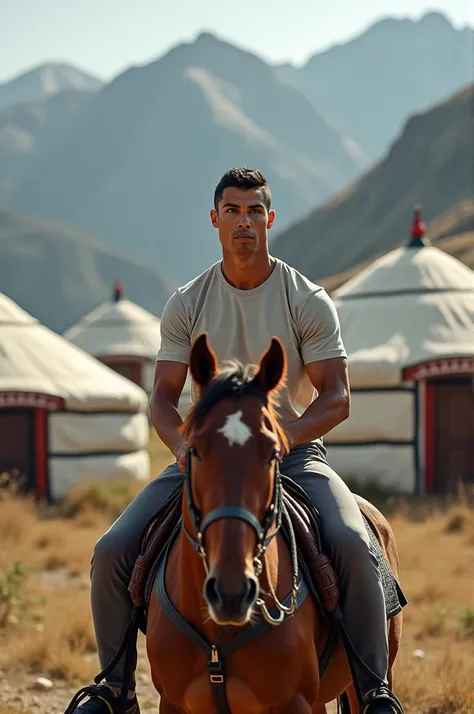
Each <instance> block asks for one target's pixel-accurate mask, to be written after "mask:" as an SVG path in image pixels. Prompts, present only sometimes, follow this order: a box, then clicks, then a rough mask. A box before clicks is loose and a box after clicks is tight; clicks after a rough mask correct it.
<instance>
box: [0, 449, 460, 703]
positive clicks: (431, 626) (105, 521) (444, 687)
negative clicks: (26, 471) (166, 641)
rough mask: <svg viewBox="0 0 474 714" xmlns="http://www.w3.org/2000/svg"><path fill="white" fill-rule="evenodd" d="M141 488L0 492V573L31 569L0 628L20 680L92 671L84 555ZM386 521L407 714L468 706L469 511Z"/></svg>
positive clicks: (9, 671)
mask: <svg viewBox="0 0 474 714" xmlns="http://www.w3.org/2000/svg"><path fill="white" fill-rule="evenodd" d="M150 449H151V453H152V458H153V473H158V472H159V471H160V470H161V469H162V468H163V467H164V466H165V465H166V464H167V463H169V462H170V460H171V459H170V456H169V453H168V452H167V450H166V449H164V447H163V446H162V445H160V444H159V442H158V441H157V440H156V439H152V441H151V446H150ZM138 488H139V485H137V484H134V485H133V484H132V485H130V484H128V485H124V484H117V485H114V486H113V487H111V488H108V489H105V488H102V487H97V486H85V487H83V488H82V489H80V490H79V491H77V492H76V493H75V494H73V495H72V496H71V497H70V498H69V499H68V500H67V502H66V503H65V504H64V505H63V506H61V508H60V509H56V510H55V511H54V512H51V511H49V512H48V511H44V512H43V513H41V514H40V517H38V514H37V512H36V509H35V507H34V504H33V503H32V502H30V501H28V500H25V499H17V498H5V499H3V500H0V542H1V543H2V548H1V549H0V574H1V573H5V572H6V571H7V570H8V569H9V568H10V567H11V566H12V565H13V563H14V562H15V561H21V562H22V563H24V564H26V565H27V566H28V567H29V568H30V573H29V575H28V576H27V578H26V585H25V590H24V591H23V592H22V593H21V597H20V598H19V602H18V603H17V604H13V607H12V609H11V613H10V615H9V618H10V622H9V624H7V626H6V628H4V629H3V630H0V670H3V672H4V674H5V675H6V677H7V678H8V681H9V682H14V683H17V684H18V687H20V686H21V681H22V679H23V680H24V679H25V677H26V678H28V677H29V678H30V681H31V677H34V676H39V675H42V676H50V677H51V678H53V679H54V681H55V682H56V683H59V685H60V686H61V683H63V685H64V686H66V685H67V686H72V687H79V686H83V685H84V684H87V683H89V682H90V681H91V678H92V677H93V676H94V675H95V674H97V672H98V663H97V659H96V654H95V642H94V633H93V628H92V621H91V617H90V609H89V590H88V587H89V581H88V572H89V563H90V555H91V551H92V548H93V545H94V543H95V541H96V540H97V538H98V537H99V536H100V535H101V534H102V533H103V532H104V530H105V529H106V528H107V527H108V526H109V525H110V523H111V522H112V520H113V519H114V518H115V517H116V515H117V513H118V512H120V510H121V509H122V508H123V507H124V506H125V505H126V503H127V502H128V501H129V500H130V498H132V497H133V495H134V493H136V491H137V490H138ZM390 522H391V525H392V527H393V529H394V531H395V535H396V538H397V543H398V547H399V552H400V561H401V568H402V585H403V587H404V589H405V592H406V594H407V596H408V599H409V601H410V604H409V606H408V607H407V608H406V609H405V619H404V623H405V624H404V633H403V640H402V651H401V653H400V656H399V660H398V662H397V665H396V669H395V689H396V691H397V693H398V695H399V696H400V697H401V699H402V701H403V702H404V704H405V706H406V711H407V714H468V713H469V714H472V712H473V710H474V587H473V572H474V568H473V566H474V510H473V508H472V506H469V504H468V503H460V504H456V505H452V506H450V507H449V508H447V509H446V508H444V509H442V508H441V507H433V506H432V507H430V508H428V507H427V506H426V504H425V505H420V506H419V507H418V511H417V509H416V506H414V505H413V504H410V505H409V506H405V507H404V506H403V504H401V505H399V506H397V507H396V508H393V506H392V507H391V515H390ZM22 601H23V602H26V607H25V608H24V610H22V609H21V608H20V607H19V605H20V604H21V602H22ZM0 606H1V599H0ZM0 679H1V675H0ZM1 686H2V685H1V681H0V714H18V712H19V711H20V712H21V711H22V708H21V707H22V703H21V702H19V703H18V706H17V704H16V703H14V704H11V703H10V701H9V700H8V703H7V701H4V702H2V694H1ZM42 696H44V697H45V696H46V695H42ZM67 699H68V697H66V698H65V701H64V703H63V705H64V706H66V704H67ZM13 706H14V707H15V708H12V707H13Z"/></svg>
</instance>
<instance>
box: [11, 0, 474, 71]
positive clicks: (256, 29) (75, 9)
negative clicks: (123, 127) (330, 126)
mask: <svg viewBox="0 0 474 714" xmlns="http://www.w3.org/2000/svg"><path fill="white" fill-rule="evenodd" d="M432 10H438V11H441V12H443V13H444V14H445V15H446V16H447V17H448V18H449V20H450V21H451V22H452V23H453V24H454V25H455V26H456V27H463V26H465V25H466V24H469V25H471V26H472V25H474V0H441V1H440V2H438V3H436V4H430V3H427V2H425V1H424V0H288V1H287V2H284V1H283V0H0V18H1V19H0V82H3V81H5V80H8V79H11V78H13V76H15V75H17V74H20V73H21V72H23V71H25V70H27V69H29V68H31V67H32V66H36V65H39V64H43V63H45V62H47V61H59V62H64V63H68V64H73V65H75V66H77V67H79V68H81V69H83V70H86V71H89V72H91V73H92V74H94V75H96V76H99V77H101V78H102V79H111V78H112V77H114V76H116V75H117V74H119V73H120V72H121V71H123V70H124V69H125V68H127V67H129V66H130V65H134V64H137V65H141V64H145V63H147V62H150V61H152V60H153V59H156V58H157V57H159V56H161V55H162V54H163V53H164V52H166V51H167V50H168V49H170V48H171V47H172V46H174V45H176V44H178V43H179V42H183V41H185V42H186V41H190V40H192V39H193V38H194V37H195V36H196V35H197V34H199V32H202V31H209V32H212V33H214V34H216V35H217V36H218V37H220V38H221V39H223V40H228V41H230V42H232V43H234V44H236V45H238V46H239V47H241V48H243V49H248V50H250V51H253V52H254V53H255V54H258V55H259V56H261V57H263V59H266V60H267V61H270V62H286V61H291V62H293V63H294V64H301V63H302V62H304V61H305V60H306V59H307V58H308V57H310V56H311V55H312V54H313V53H314V52H316V51H321V50H323V49H326V48H327V47H329V46H331V45H333V44H335V43H337V42H341V41H345V40H348V39H350V38H351V37H353V36H355V35H357V34H359V33H360V32H361V31H363V30H364V29H365V28H366V27H368V26H369V25H371V24H372V23H373V22H375V21H376V20H378V19H380V18H381V17H387V16H389V17H410V18H413V19H418V18H419V17H420V16H421V15H423V14H424V13H425V12H427V11H432Z"/></svg>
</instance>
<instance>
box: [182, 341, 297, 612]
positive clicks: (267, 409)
mask: <svg viewBox="0 0 474 714" xmlns="http://www.w3.org/2000/svg"><path fill="white" fill-rule="evenodd" d="M190 371H191V376H192V378H193V380H194V381H195V383H196V384H197V386H198V388H199V391H200V396H199V400H198V401H197V402H196V404H195V405H194V407H193V409H192V410H191V412H190V413H189V415H188V416H187V418H186V421H185V423H184V425H183V428H182V431H183V435H184V437H185V439H186V440H187V442H188V443H189V444H190V449H189V454H188V462H187V469H186V478H185V484H186V490H185V509H184V514H183V523H184V528H185V529H186V534H187V535H188V537H189V539H190V540H191V541H192V542H193V543H194V545H195V548H196V550H197V551H198V553H199V554H200V555H201V556H202V558H203V560H204V565H205V568H206V575H207V577H206V579H205V583H204V588H203V595H204V599H205V602H206V605H207V608H208V611H209V616H210V618H211V619H212V620H213V621H214V622H215V623H217V624H218V625H237V626H242V625H245V624H246V623H248V622H249V621H250V619H251V617H252V613H253V609H254V606H255V603H256V601H257V598H258V597H259V580H258V576H259V575H260V573H261V568H262V565H261V558H262V557H263V555H264V553H265V550H266V548H267V546H268V545H269V543H270V541H271V540H272V538H273V537H274V536H275V535H276V533H277V531H278V528H279V525H280V522H281V520H280V519H281V486H280V481H279V470H278V462H279V455H280V452H281V450H282V448H286V447H287V441H286V438H285V435H284V433H283V431H282V429H281V428H280V427H279V425H278V420H277V415H276V411H275V406H276V397H277V394H278V390H279V388H280V387H281V385H282V383H283V380H284V378H285V373H286V356H285V351H284V348H283V346H282V344H281V342H280V341H279V340H278V339H276V338H273V339H272V340H271V344H270V347H269V348H268V349H267V351H266V352H265V353H264V354H263V355H262V357H261V359H260V362H259V364H258V365H257V366H255V365H242V364H241V363H239V362H237V361H229V362H227V363H225V364H224V365H223V366H222V368H221V369H219V368H218V365H217V360H216V356H215V354H214V352H213V351H212V349H211V348H210V347H209V345H208V342H207V335H206V333H203V334H201V335H200V336H199V337H198V338H197V339H196V340H195V342H194V344H193V347H192V350H191V356H190Z"/></svg>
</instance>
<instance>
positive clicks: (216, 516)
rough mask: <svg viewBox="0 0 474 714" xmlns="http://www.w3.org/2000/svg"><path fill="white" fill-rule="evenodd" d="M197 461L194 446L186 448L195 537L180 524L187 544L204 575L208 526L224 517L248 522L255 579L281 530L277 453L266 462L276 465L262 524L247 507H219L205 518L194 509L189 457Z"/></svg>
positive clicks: (187, 479) (196, 452) (189, 498)
mask: <svg viewBox="0 0 474 714" xmlns="http://www.w3.org/2000/svg"><path fill="white" fill-rule="evenodd" d="M193 457H194V458H196V459H199V460H200V456H199V453H198V450H197V449H196V447H195V446H191V447H190V448H189V449H188V453H187V455H186V473H185V488H186V494H187V499H188V507H189V512H190V514H191V521H192V524H193V528H194V531H195V533H196V538H194V537H193V536H192V535H191V534H190V533H189V531H188V530H187V528H186V527H185V526H184V525H183V528H184V532H185V533H186V536H187V537H188V539H189V541H190V542H191V544H192V545H193V547H194V549H195V551H196V552H197V553H198V554H199V555H200V556H201V558H202V560H203V563H204V568H205V570H206V573H209V565H208V561H207V552H206V547H205V542H204V535H205V532H206V530H207V528H208V527H209V526H210V525H211V523H216V522H217V521H220V520H223V519H225V518H234V519H237V520H240V521H245V523H248V524H249V525H250V526H251V527H252V528H253V530H254V531H255V534H256V536H257V544H256V547H255V554H254V558H253V565H254V569H255V575H256V577H259V575H260V574H261V572H262V561H261V558H262V556H263V555H264V553H265V551H266V549H267V547H268V544H269V543H270V542H271V541H272V540H273V538H274V537H275V536H276V534H277V533H278V531H279V530H280V527H281V522H282V512H283V511H282V486H281V477H280V469H279V466H278V451H276V450H275V451H274V452H273V453H272V456H271V458H270V460H269V462H268V464H270V465H271V464H272V463H274V464H275V478H274V482H273V493H272V500H271V502H270V505H269V507H268V509H267V511H266V512H265V515H264V516H263V519H262V521H259V520H258V518H257V517H256V516H255V514H253V513H252V512H251V511H249V510H248V509H247V508H242V507H241V506H221V507H220V508H214V510H212V511H210V513H208V514H207V515H206V516H204V518H203V517H202V514H201V512H200V510H199V508H198V507H197V506H196V502H195V500H194V498H193V492H192V484H191V473H192V469H191V464H192V458H193ZM273 525H275V529H274V530H273V531H272V533H270V535H269V531H270V529H271V528H272V526H273Z"/></svg>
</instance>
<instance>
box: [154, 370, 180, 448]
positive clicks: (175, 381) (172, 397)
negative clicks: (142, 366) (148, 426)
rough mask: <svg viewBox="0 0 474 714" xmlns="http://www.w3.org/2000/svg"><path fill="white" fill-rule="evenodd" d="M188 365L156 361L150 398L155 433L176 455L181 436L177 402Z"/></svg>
mask: <svg viewBox="0 0 474 714" xmlns="http://www.w3.org/2000/svg"><path fill="white" fill-rule="evenodd" d="M187 371H188V365H187V364H183V363H182V362H168V361H158V362H156V366H155V379H154V383H153V392H152V396H151V399H150V419H151V423H152V424H153V426H154V428H155V431H156V433H157V434H158V436H159V437H160V439H161V440H162V441H163V442H164V443H165V444H166V446H167V447H168V449H169V450H170V451H171V452H172V453H173V455H174V456H177V454H178V451H179V448H180V446H182V444H183V438H182V436H181V434H180V433H179V431H178V429H179V427H180V426H181V425H182V423H183V420H182V419H181V415H180V414H179V412H178V403H179V398H180V396H181V392H182V391H183V387H184V383H185V381H186V374H187Z"/></svg>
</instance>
